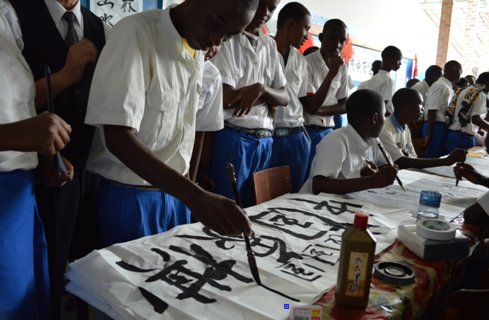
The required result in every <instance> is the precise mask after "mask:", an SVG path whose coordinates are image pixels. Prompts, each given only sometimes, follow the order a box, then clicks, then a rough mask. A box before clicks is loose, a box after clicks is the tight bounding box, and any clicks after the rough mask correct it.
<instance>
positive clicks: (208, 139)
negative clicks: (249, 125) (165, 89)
mask: <svg viewBox="0 0 489 320" xmlns="http://www.w3.org/2000/svg"><path fill="white" fill-rule="evenodd" d="M218 50H219V48H218V47H211V48H210V49H209V50H207V53H206V54H205V57H204V60H205V62H204V74H203V78H202V85H201V86H200V92H199V106H198V111H197V115H196V117H195V142H194V148H193V151H192V158H191V160H190V171H189V172H190V179H191V180H192V181H194V182H195V181H197V182H198V183H199V185H200V186H201V187H203V188H204V189H206V190H208V191H212V189H213V187H212V181H211V180H210V165H211V161H212V144H213V137H214V135H213V132H214V131H218V130H221V129H222V128H224V118H223V110H222V78H221V74H220V73H219V70H217V68H216V66H214V64H213V63H212V62H210V61H209V59H211V58H212V57H213V56H215V54H216V53H217V52H218Z"/></svg>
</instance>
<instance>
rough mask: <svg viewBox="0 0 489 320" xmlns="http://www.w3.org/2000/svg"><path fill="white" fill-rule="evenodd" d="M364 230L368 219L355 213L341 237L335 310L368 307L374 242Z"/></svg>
mask: <svg viewBox="0 0 489 320" xmlns="http://www.w3.org/2000/svg"><path fill="white" fill-rule="evenodd" d="M367 226H368V215H367V214H366V213H363V212H356V213H355V220H354V222H353V226H352V227H350V228H348V229H347V230H345V232H343V234H342V236H341V252H340V262H339V266H338V278H337V282H336V295H335V300H336V304H337V305H338V306H344V307H354V308H365V307H366V306H367V304H368V295H369V292H370V281H371V279H372V266H373V262H374V255H375V239H374V237H373V236H372V234H371V233H370V231H369V230H368V229H367Z"/></svg>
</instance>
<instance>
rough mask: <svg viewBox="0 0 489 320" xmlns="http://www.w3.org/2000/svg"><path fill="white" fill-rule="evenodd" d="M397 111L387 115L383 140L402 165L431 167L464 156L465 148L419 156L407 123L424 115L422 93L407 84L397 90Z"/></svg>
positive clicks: (392, 155)
mask: <svg viewBox="0 0 489 320" xmlns="http://www.w3.org/2000/svg"><path fill="white" fill-rule="evenodd" d="M392 104H393V105H394V113H393V114H391V115H390V116H389V118H387V120H386V121H385V124H384V128H383V129H382V132H381V133H380V136H379V138H380V140H381V141H382V145H383V146H384V147H385V150H386V151H387V152H388V153H389V155H390V156H391V158H392V160H393V161H394V163H395V164H396V165H398V166H399V168H400V169H405V168H431V167H438V166H451V165H452V164H454V163H456V162H460V161H463V160H464V159H465V150H463V149H455V150H453V151H452V152H451V153H450V155H448V157H446V158H441V159H440V158H432V159H429V158H418V157H417V155H416V152H415V151H414V146H413V143H412V141H411V132H410V131H409V127H408V126H407V123H408V122H409V121H416V120H418V119H419V118H420V116H422V112H421V110H422V108H421V105H422V104H423V100H422V98H421V94H420V93H419V92H418V91H416V90H414V89H408V88H402V89H399V90H397V91H396V93H395V94H394V95H393V96H392Z"/></svg>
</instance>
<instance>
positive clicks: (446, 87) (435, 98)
mask: <svg viewBox="0 0 489 320" xmlns="http://www.w3.org/2000/svg"><path fill="white" fill-rule="evenodd" d="M452 88H453V87H452V83H451V82H450V81H449V80H448V79H447V78H445V77H441V78H440V79H438V80H436V81H435V82H434V83H433V84H432V85H431V87H430V89H429V90H428V95H427V97H426V102H425V104H424V107H425V108H424V120H428V111H429V110H436V118H435V121H439V122H443V123H445V122H446V119H445V111H446V110H447V107H448V105H449V104H450V101H452V98H453V95H454V94H455V92H453V89H452Z"/></svg>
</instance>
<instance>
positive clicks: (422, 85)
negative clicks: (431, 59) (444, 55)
mask: <svg viewBox="0 0 489 320" xmlns="http://www.w3.org/2000/svg"><path fill="white" fill-rule="evenodd" d="M442 74H443V70H442V68H440V67H439V66H437V65H431V66H429V67H428V68H427V69H426V71H425V77H424V80H422V81H420V82H418V83H416V84H415V85H414V86H413V87H412V88H413V89H414V90H416V91H418V92H419V93H420V94H421V96H422V97H423V106H424V104H425V103H426V98H427V97H428V90H429V89H430V87H431V85H432V84H433V83H434V82H435V81H437V80H438V79H440V77H441V76H442Z"/></svg>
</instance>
